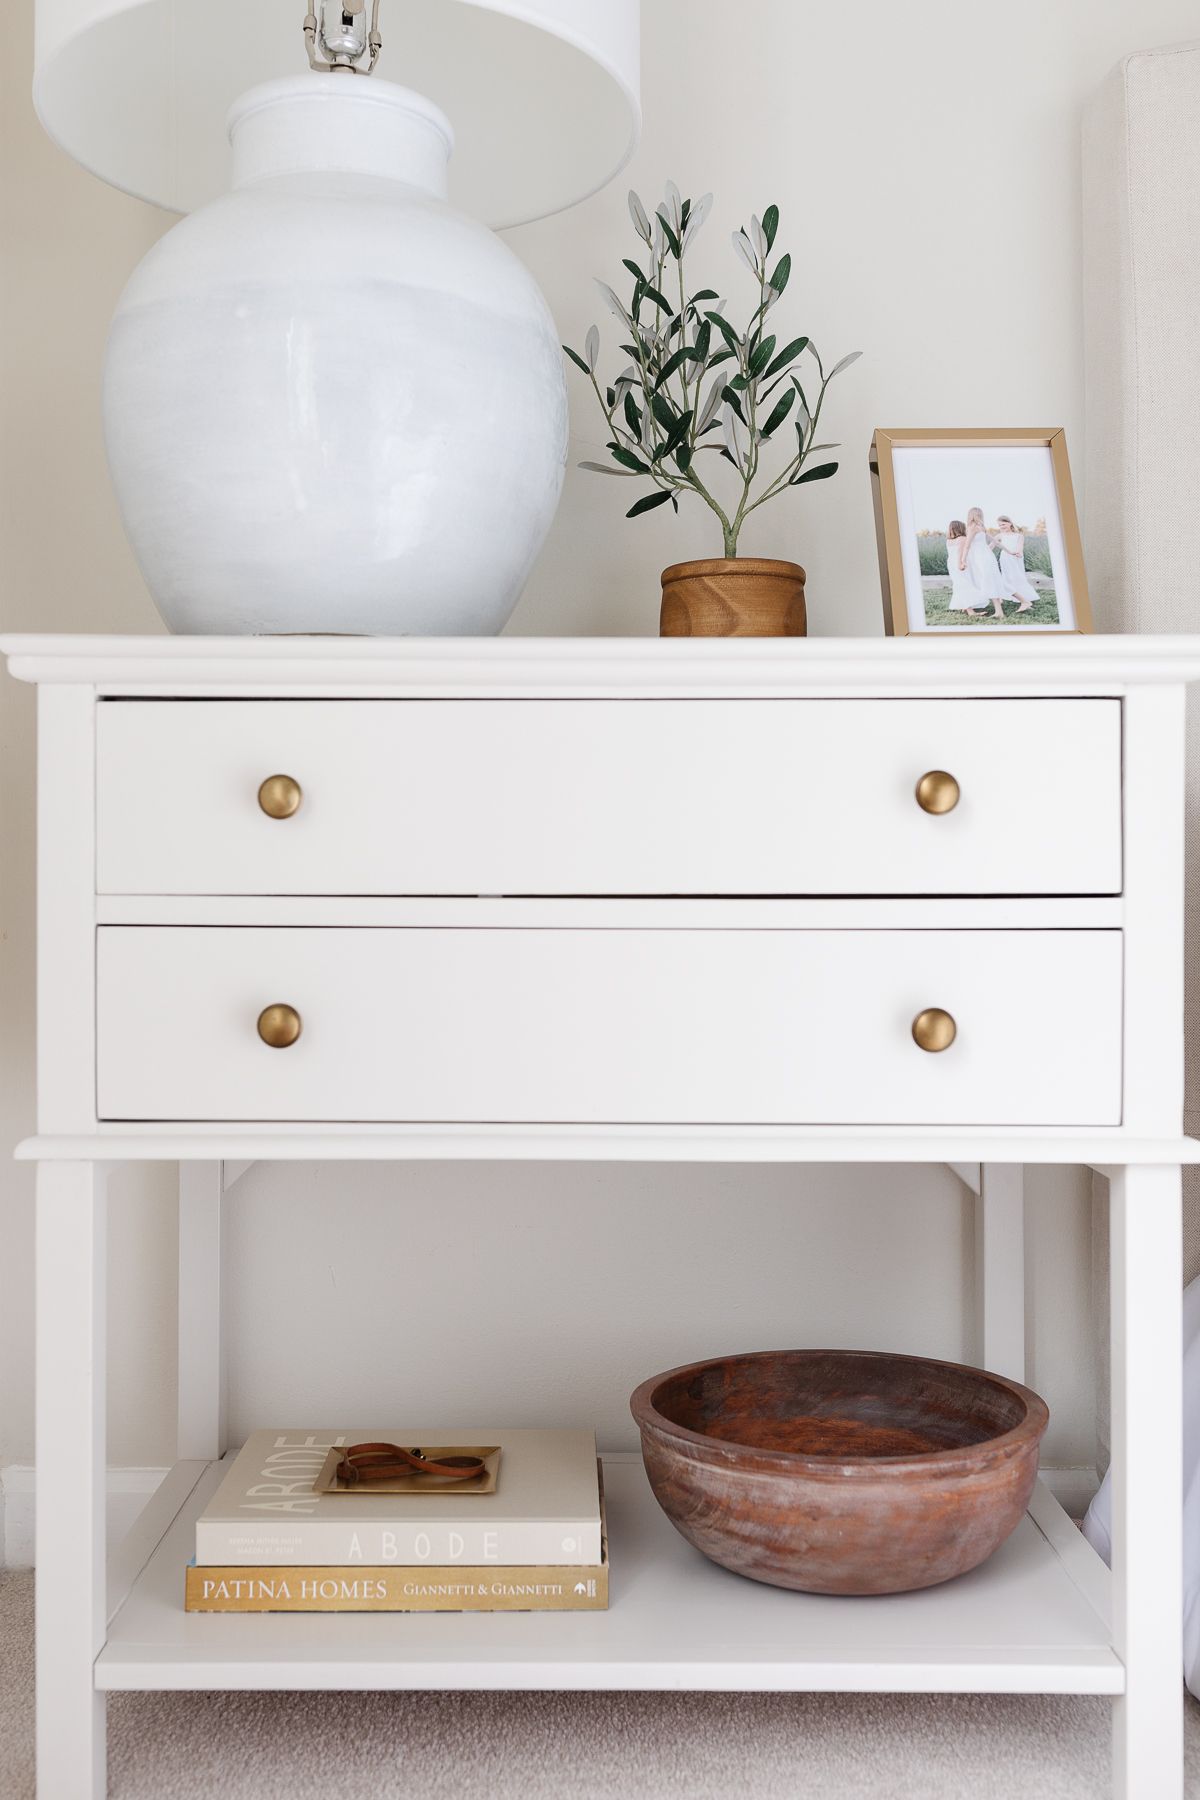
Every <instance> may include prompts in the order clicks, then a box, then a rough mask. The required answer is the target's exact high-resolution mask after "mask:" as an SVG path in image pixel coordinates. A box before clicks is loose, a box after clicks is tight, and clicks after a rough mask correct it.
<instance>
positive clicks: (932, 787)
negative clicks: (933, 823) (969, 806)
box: [917, 769, 959, 813]
mask: <svg viewBox="0 0 1200 1800" xmlns="http://www.w3.org/2000/svg"><path fill="white" fill-rule="evenodd" d="M958 801H959V786H958V783H957V781H955V779H954V777H953V775H947V773H946V771H945V769H930V770H929V773H928V774H927V775H922V777H921V779H920V781H918V783H917V805H918V806H919V807H920V808H921V811H922V812H927V813H948V812H953V811H954V809H955V807H956V806H957V805H958Z"/></svg>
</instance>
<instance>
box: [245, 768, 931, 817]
mask: <svg viewBox="0 0 1200 1800" xmlns="http://www.w3.org/2000/svg"><path fill="white" fill-rule="evenodd" d="M926 779H927V780H928V777H926ZM303 798H304V793H303V790H302V789H301V786H300V783H299V782H298V781H293V780H292V778H291V776H290V775H268V776H267V779H266V780H265V781H264V782H263V784H262V786H261V787H260V788H259V790H258V804H259V805H260V806H261V807H262V809H263V811H264V812H265V813H266V815H267V817H268V819H290V818H291V816H292V814H293V813H294V812H297V811H298V810H299V807H300V802H301V800H303Z"/></svg>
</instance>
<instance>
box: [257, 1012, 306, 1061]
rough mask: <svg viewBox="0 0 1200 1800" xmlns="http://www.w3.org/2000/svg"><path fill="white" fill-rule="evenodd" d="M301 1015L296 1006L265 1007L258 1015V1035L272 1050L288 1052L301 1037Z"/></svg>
mask: <svg viewBox="0 0 1200 1800" xmlns="http://www.w3.org/2000/svg"><path fill="white" fill-rule="evenodd" d="M300 1032H301V1024H300V1014H299V1013H298V1012H297V1011H296V1009H295V1007H294V1006H282V1005H277V1006H264V1008H263V1010H262V1011H261V1012H260V1013H259V1015H258V1035H259V1037H260V1038H261V1039H262V1041H263V1043H264V1044H269V1045H270V1047H271V1049H272V1050H287V1049H290V1047H291V1046H292V1045H293V1044H294V1043H295V1042H296V1039H297V1038H298V1037H299V1036H300Z"/></svg>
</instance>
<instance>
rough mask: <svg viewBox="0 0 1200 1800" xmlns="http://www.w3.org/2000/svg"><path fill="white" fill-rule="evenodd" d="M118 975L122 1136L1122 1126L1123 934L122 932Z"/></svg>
mask: <svg viewBox="0 0 1200 1800" xmlns="http://www.w3.org/2000/svg"><path fill="white" fill-rule="evenodd" d="M98 961H99V966H98V1007H97V1014H98V1018H97V1029H98V1038H99V1042H98V1064H99V1074H98V1110H99V1116H100V1117H101V1118H102V1119H112V1120H116V1119H124V1120H234V1121H236V1120H243V1121H245V1120H254V1121H264V1122H265V1121H272V1120H281V1121H282V1120H287V1121H310V1120H311V1121H363V1122H367V1121H377V1122H389V1121H394V1122H398V1123H399V1122H405V1123H408V1122H414V1121H429V1122H446V1123H458V1122H494V1121H498V1122H512V1123H526V1122H544V1123H585V1124H586V1123H608V1122H627V1123H631V1124H642V1123H696V1122H702V1121H708V1122H722V1123H745V1124H758V1123H780V1124H813V1123H828V1124H896V1125H918V1124H930V1125H933V1124H953V1125H967V1124H978V1125H1115V1124H1118V1123H1119V1122H1120V1116H1121V1045H1120V1031H1121V1027H1120V1020H1121V934H1120V933H1119V932H1117V931H795V930H780V931H772V930H768V931H748V930H732V931H729V930H726V931H718V930H695V931H677V930H576V929H551V930H521V929H504V930H499V929H487V930H475V929H465V930H445V929H354V930H351V929H249V928H247V929H242V928H237V929H217V928H190V927H189V928H173V927H140V926H139V927H132V926H110V927H104V928H102V929H101V930H100V932H99V934H98ZM923 1013H931V1014H932V1015H933V1016H932V1017H930V1018H927V1019H926V1020H925V1022H924V1028H923V1031H922V1033H920V1035H924V1036H925V1037H926V1041H927V1042H928V1043H929V1044H930V1045H931V1046H935V1045H937V1044H939V1043H941V1042H942V1041H943V1040H944V1039H945V1037H946V1036H947V1035H948V1034H949V1032H950V1030H951V1027H950V1026H949V1024H948V1021H947V1019H946V1018H944V1017H942V1015H949V1017H950V1018H952V1019H953V1021H954V1027H953V1029H954V1037H953V1042H951V1043H950V1044H949V1046H948V1047H946V1048H942V1049H938V1048H935V1047H931V1048H928V1049H922V1048H920V1047H919V1045H918V1043H917V1042H916V1041H914V1034H913V1026H914V1020H916V1019H917V1017H918V1015H921V1014H923ZM264 1037H265V1038H266V1039H268V1040H271V1041H270V1042H268V1041H264ZM289 1040H292V1041H289Z"/></svg>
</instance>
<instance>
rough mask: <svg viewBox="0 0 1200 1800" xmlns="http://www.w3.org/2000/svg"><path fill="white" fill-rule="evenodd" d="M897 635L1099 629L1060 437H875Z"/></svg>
mask: <svg viewBox="0 0 1200 1800" xmlns="http://www.w3.org/2000/svg"><path fill="white" fill-rule="evenodd" d="M871 479H872V486H873V488H874V493H875V526H876V531H877V533H878V536H879V565H880V571H881V574H882V578H883V613H884V626H885V629H886V631H887V632H888V634H889V636H892V635H894V636H896V637H908V636H911V635H913V634H915V633H917V632H934V633H936V634H938V635H939V636H966V635H969V634H971V633H979V632H992V633H995V632H1006V633H1008V634H1009V635H1012V634H1013V633H1025V632H1029V633H1033V634H1036V633H1046V632H1076V631H1090V630H1091V629H1092V614H1091V608H1090V606H1089V604H1088V592H1087V576H1086V575H1085V573H1084V567H1083V544H1082V542H1081V540H1080V536H1079V521H1078V518H1077V517H1076V514H1075V496H1074V492H1073V490H1072V487H1071V471H1070V467H1069V465H1068V463H1067V444H1066V438H1065V436H1064V434H1063V432H1062V431H1059V430H1052V431H1006V430H999V431H923V430H914V431H877V432H876V433H875V437H874V440H873V442H872V446H871Z"/></svg>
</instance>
